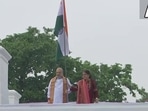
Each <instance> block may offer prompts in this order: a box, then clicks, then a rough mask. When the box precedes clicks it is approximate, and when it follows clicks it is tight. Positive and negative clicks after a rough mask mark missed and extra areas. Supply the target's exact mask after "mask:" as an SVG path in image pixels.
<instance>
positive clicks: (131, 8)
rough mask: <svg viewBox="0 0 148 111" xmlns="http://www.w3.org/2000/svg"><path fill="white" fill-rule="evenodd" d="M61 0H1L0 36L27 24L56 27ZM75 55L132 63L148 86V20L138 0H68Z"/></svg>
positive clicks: (137, 77) (138, 77) (139, 80)
mask: <svg viewBox="0 0 148 111" xmlns="http://www.w3.org/2000/svg"><path fill="white" fill-rule="evenodd" d="M59 3H60V0H0V38H1V39H3V38H4V37H5V36H6V35H10V34H13V33H21V32H24V31H26V28H27V27H28V26H35V27H37V28H39V29H41V28H42V27H43V26H46V27H54V25H55V20H56V16H57V13H58V9H59ZM66 8H67V19H68V27H69V44H70V49H71V51H72V54H71V56H72V57H81V58H82V60H89V61H91V62H92V63H98V64H99V63H106V64H114V63H121V64H127V63H128V64H132V66H133V74H132V75H133V81H134V82H136V83H138V85H139V86H143V87H145V88H146V89H147V90H148V84H147V80H148V79H147V74H148V70H147V62H148V53H147V47H148V43H147V41H148V39H147V37H148V36H147V32H148V31H147V30H148V20H144V19H143V20H141V19H139V0H66Z"/></svg>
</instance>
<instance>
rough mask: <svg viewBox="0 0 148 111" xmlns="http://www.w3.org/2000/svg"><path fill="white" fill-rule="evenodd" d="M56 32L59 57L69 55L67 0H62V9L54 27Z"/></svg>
mask: <svg viewBox="0 0 148 111" xmlns="http://www.w3.org/2000/svg"><path fill="white" fill-rule="evenodd" d="M54 34H55V36H57V37H58V45H57V59H59V58H60V57H62V56H67V55H68V54H69V53H70V51H69V44H68V27H67V19H66V9H65V0H61V4H60V9H59V12H58V16H57V19H56V24H55V28H54Z"/></svg>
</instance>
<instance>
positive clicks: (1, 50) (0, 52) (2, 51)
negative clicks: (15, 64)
mask: <svg viewBox="0 0 148 111" xmlns="http://www.w3.org/2000/svg"><path fill="white" fill-rule="evenodd" d="M0 57H2V58H3V59H4V60H5V61H6V62H8V61H9V60H10V59H11V58H12V56H11V55H10V54H9V53H8V51H7V50H6V49H5V48H3V47H2V46H0Z"/></svg>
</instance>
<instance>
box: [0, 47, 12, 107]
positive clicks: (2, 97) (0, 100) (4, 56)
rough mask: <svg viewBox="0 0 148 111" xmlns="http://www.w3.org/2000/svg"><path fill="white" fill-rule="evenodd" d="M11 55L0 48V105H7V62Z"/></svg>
mask: <svg viewBox="0 0 148 111" xmlns="http://www.w3.org/2000/svg"><path fill="white" fill-rule="evenodd" d="M10 59H11V55H10V54H9V53H8V52H7V51H6V49H5V48H3V47H2V46H0V104H9V100H8V64H9V63H8V62H9V60H10Z"/></svg>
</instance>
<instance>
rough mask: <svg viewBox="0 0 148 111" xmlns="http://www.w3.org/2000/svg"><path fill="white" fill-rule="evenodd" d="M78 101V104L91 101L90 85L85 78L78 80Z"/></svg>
mask: <svg viewBox="0 0 148 111" xmlns="http://www.w3.org/2000/svg"><path fill="white" fill-rule="evenodd" d="M77 103H78V104H87V103H90V97H89V87H88V85H87V83H86V81H85V80H84V79H83V80H80V81H79V82H78V91H77Z"/></svg>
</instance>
